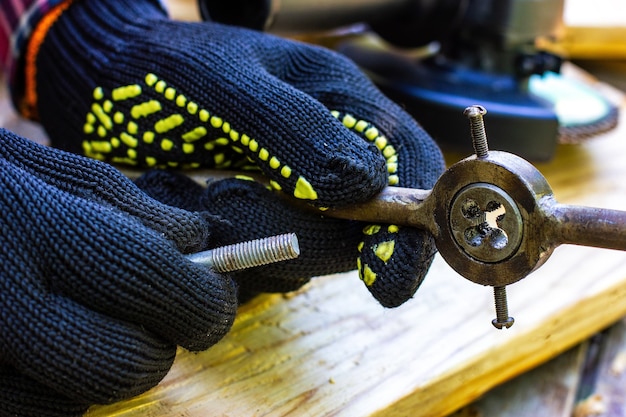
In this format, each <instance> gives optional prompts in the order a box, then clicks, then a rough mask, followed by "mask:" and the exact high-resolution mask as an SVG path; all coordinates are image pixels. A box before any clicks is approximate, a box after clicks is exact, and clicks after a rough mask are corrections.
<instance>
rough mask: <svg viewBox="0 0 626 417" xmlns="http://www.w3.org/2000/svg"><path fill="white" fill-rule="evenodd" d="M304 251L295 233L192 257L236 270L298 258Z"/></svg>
mask: <svg viewBox="0 0 626 417" xmlns="http://www.w3.org/2000/svg"><path fill="white" fill-rule="evenodd" d="M298 255H300V248H299V246H298V239H297V237H296V234H295V233H286V234H283V235H277V236H270V237H267V238H263V239H256V240H251V241H248V242H241V243H236V244H234V245H228V246H221V247H218V248H215V249H211V250H208V251H204V252H200V253H195V254H192V255H189V256H188V259H189V260H191V261H193V262H196V263H201V264H204V265H209V266H211V267H213V269H214V270H216V271H217V272H234V271H239V270H242V269H248V268H253V267H256V266H262V265H267V264H270V263H274V262H281V261H286V260H289V259H294V258H296V257H298Z"/></svg>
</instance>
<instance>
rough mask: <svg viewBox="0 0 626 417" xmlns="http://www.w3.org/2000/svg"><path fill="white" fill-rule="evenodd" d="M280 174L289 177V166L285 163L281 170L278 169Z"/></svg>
mask: <svg viewBox="0 0 626 417" xmlns="http://www.w3.org/2000/svg"><path fill="white" fill-rule="evenodd" d="M280 175H282V176H283V177H285V178H289V177H291V168H289V167H288V166H287V165H285V166H284V167H283V168H282V169H281V170H280Z"/></svg>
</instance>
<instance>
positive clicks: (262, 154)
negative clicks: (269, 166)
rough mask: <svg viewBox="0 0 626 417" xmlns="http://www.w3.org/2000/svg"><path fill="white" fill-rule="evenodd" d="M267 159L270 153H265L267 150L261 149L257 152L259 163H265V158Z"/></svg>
mask: <svg viewBox="0 0 626 417" xmlns="http://www.w3.org/2000/svg"><path fill="white" fill-rule="evenodd" d="M269 157H270V153H269V152H268V151H267V149H265V148H262V149H261V150H260V151H259V159H260V160H261V161H267V158H269Z"/></svg>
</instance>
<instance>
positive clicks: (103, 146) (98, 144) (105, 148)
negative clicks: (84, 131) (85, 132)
mask: <svg viewBox="0 0 626 417" xmlns="http://www.w3.org/2000/svg"><path fill="white" fill-rule="evenodd" d="M91 147H92V149H93V150H94V151H95V152H98V153H109V152H111V151H112V150H113V149H112V146H111V143H110V142H106V141H93V142H91Z"/></svg>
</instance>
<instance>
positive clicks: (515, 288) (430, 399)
mask: <svg viewBox="0 0 626 417" xmlns="http://www.w3.org/2000/svg"><path fill="white" fill-rule="evenodd" d="M570 70H572V69H571V68H570ZM573 71H576V70H575V69H574V70H573ZM599 88H605V86H602V85H599ZM611 93H612V94H613V97H615V98H616V99H617V100H622V98H621V95H619V94H617V93H616V92H615V91H612V90H611ZM2 95H3V100H2V101H1V102H0V126H5V127H8V128H10V129H12V130H14V131H16V132H17V133H20V134H23V135H25V136H27V137H31V138H33V139H36V140H45V136H44V135H43V133H42V132H41V131H40V130H39V129H38V128H37V126H35V125H32V124H29V123H25V122H24V121H22V120H20V119H18V118H16V117H15V115H14V114H11V112H10V110H9V106H8V103H7V100H6V91H5V90H2ZM486 123H487V124H488V116H487V117H486ZM487 126H488V125H487ZM451 158H456V156H452V157H451ZM450 162H454V160H450ZM537 167H538V168H539V169H540V171H542V172H543V174H544V175H545V176H546V178H547V179H548V182H549V183H550V184H551V185H552V187H553V189H554V193H555V196H556V198H557V199H558V200H559V201H560V202H563V203H571V204H572V203H574V204H584V205H593V206H598V207H608V208H617V209H623V208H626V204H625V203H626V181H624V178H625V175H626V127H625V125H624V123H621V124H620V125H619V126H618V128H617V129H616V130H615V131H613V132H610V133H607V134H604V135H602V136H600V137H597V138H595V139H593V140H590V141H588V142H586V143H585V144H582V145H576V146H559V148H558V149H557V155H556V157H555V158H554V160H553V161H551V162H549V163H543V164H538V165H537ZM508 289H509V291H508V293H509V308H510V312H511V315H513V316H514V317H515V318H516V323H515V325H514V326H513V327H512V328H511V329H508V330H503V331H498V330H495V329H494V328H493V326H492V325H491V320H492V319H493V317H494V308H493V300H492V292H491V291H490V289H489V288H485V287H481V286H478V285H476V284H473V283H470V282H469V281H467V280H466V279H464V278H462V277H461V276H459V275H457V274H456V273H455V272H454V271H453V270H452V269H451V268H449V267H448V266H447V265H446V264H445V262H444V261H443V260H442V259H441V258H440V257H437V259H436V260H435V262H434V265H433V267H432V269H431V270H430V272H429V274H428V277H427V279H426V281H425V283H424V284H423V286H422V287H421V289H420V290H419V291H418V292H417V294H416V296H415V298H414V299H412V300H410V301H409V302H407V303H406V304H405V305H403V306H401V307H399V308H396V309H384V308H383V307H381V306H380V305H378V304H377V303H376V302H375V301H374V300H373V299H372V298H371V297H370V295H369V293H368V291H367V290H366V288H365V287H364V286H363V285H362V283H361V281H360V280H359V278H358V276H357V274H356V273H346V274H341V275H334V276H328V277H321V278H317V279H315V280H313V282H312V283H311V284H309V285H307V286H306V287H305V288H303V289H302V290H301V291H298V292H297V293H293V294H288V295H264V296H260V297H257V298H256V299H254V300H252V301H251V302H249V303H248V304H246V305H244V306H242V307H241V309H240V312H239V314H238V317H237V319H236V321H235V324H234V327H233V329H232V331H231V332H230V334H229V335H227V337H226V338H225V339H223V340H222V341H221V342H219V343H218V344H217V345H216V346H214V347H213V348H211V349H209V350H208V351H206V352H203V353H199V354H191V353H189V352H186V351H183V350H180V351H179V354H178V356H177V359H176V361H175V363H174V366H173V367H172V369H171V371H170V373H169V374H168V375H167V376H166V378H165V379H164V380H163V381H162V383H161V384H160V385H159V386H157V387H156V388H154V389H153V390H151V391H149V392H148V393H146V394H144V395H141V396H139V397H136V398H133V399H130V400H128V401H125V402H121V403H118V404H113V405H110V406H98V407H93V408H92V409H91V410H90V412H89V413H88V416H89V417H96V416H98V417H99V416H112V415H114V416H128V417H130V416H187V417H190V416H198V417H200V416H202V417H204V416H286V415H297V416H315V417H317V416H327V415H334V416H349V417H358V416H370V415H375V416H409V415H410V416H444V415H447V414H449V413H453V412H455V411H456V410H459V409H462V410H461V411H459V412H458V413H457V415H483V414H484V415H485V416H488V415H498V416H525V415H528V416H531V415H533V416H534V415H539V414H533V413H534V411H532V412H529V414H524V413H523V412H522V411H520V410H519V409H518V412H517V413H516V412H515V410H512V411H510V412H505V411H506V410H503V409H502V408H501V407H502V405H501V404H500V405H496V406H494V405H493V404H491V405H489V404H490V403H489V395H487V396H486V397H484V399H483V400H481V401H482V402H479V403H475V404H474V405H473V406H471V407H470V408H467V407H466V408H463V407H464V406H466V405H468V404H470V403H472V402H473V401H475V400H477V399H478V398H480V397H481V396H483V395H484V394H485V393H487V392H488V391H490V390H492V389H493V388H494V387H496V386H497V385H499V384H501V383H503V382H505V381H507V380H509V379H511V378H513V377H515V376H517V375H520V374H523V373H526V372H527V371H529V370H531V369H533V368H535V367H537V366H539V365H541V364H542V363H544V362H546V361H548V360H550V359H552V358H554V357H557V356H559V354H561V353H563V352H565V351H567V350H569V352H568V354H567V355H561V356H559V359H558V360H560V361H561V362H564V361H565V362H567V363H570V362H571V363H574V362H575V363H581V361H582V359H581V358H582V357H583V356H585V352H588V351H589V349H586V350H585V351H584V352H583V351H581V350H580V349H581V348H574V350H570V349H572V348H573V347H576V346H579V347H580V346H583V345H581V344H580V343H581V342H584V341H586V340H588V339H589V338H590V337H591V336H592V335H594V334H596V333H597V332H599V331H601V330H602V329H605V328H607V327H608V326H610V325H612V324H614V323H616V322H619V321H620V320H621V319H622V317H624V316H626V253H623V252H618V251H612V250H603V249H593V248H585V247H577V246H561V247H560V248H558V249H557V250H556V251H555V253H554V254H553V256H552V258H551V259H550V260H549V261H548V262H547V263H546V264H545V265H544V266H543V267H542V268H540V269H539V270H538V271H536V272H535V273H533V274H532V275H531V276H530V277H528V278H527V279H525V280H522V281H521V282H518V283H516V284H514V285H511V286H510V287H509V288H508ZM619 334H621V335H623V334H624V332H622V333H619ZM596 337H597V336H596ZM591 340H593V339H591ZM620 340H621V339H620ZM592 345H593V344H592V343H591V342H589V341H587V342H584V346H592ZM552 364H554V362H552ZM550 366H556V365H550ZM624 367H625V368H626V365H625V366H624ZM540 369H547V368H540ZM550 369H552V368H550ZM622 370H623V369H622ZM536 372H538V371H537V370H536V371H533V375H536ZM544 373H545V372H544ZM548 374H549V375H553V378H556V376H555V375H556V374H555V373H554V372H552V371H548ZM527 375H530V374H527ZM568 378H569V379H568ZM563 381H565V382H563ZM576 381H577V380H576V378H575V377H574V376H572V375H570V374H564V376H562V379H561V382H563V383H564V384H565V385H566V386H568V387H570V389H569V391H567V390H566V391H567V392H565V391H564V393H565V394H566V395H570V396H571V391H572V389H571V387H572V386H575V385H576V384H577V382H576ZM522 385H523V384H522ZM526 385H528V383H526ZM531 385H533V386H531V387H530V388H532V389H534V390H535V391H532V390H531V391H528V387H527V390H526V391H524V392H527V393H528V392H530V393H531V394H528V395H531V397H532V398H538V397H537V396H538V395H539V394H538V393H539V392H540V391H539V389H540V387H541V385H536V384H534V383H533V384H531ZM510 386H511V385H505V386H504V387H510ZM552 387H553V388H558V384H555V385H552ZM503 389H506V390H508V391H506V392H508V393H509V394H508V395H512V394H511V392H513V391H511V388H502V387H501V388H498V390H503ZM544 391H545V390H544ZM532 392H536V395H534V396H533V394H532ZM564 393H561V394H563V395H565V394H564ZM502 395H503V394H502V391H499V392H498V394H497V397H500V396H502ZM550 395H552V396H551V397H550V398H555V397H554V395H553V393H551V394H550ZM505 403H506V402H505ZM508 403H509V404H513V403H514V402H512V401H508ZM570 403H571V402H570ZM472 407H473V408H472ZM481 407H482V408H481ZM489 407H491V409H493V408H494V407H496V409H497V410H498V411H495V414H494V413H489V412H488V410H490V408H489ZM476 410H478V411H476ZM569 411H570V412H571V408H570V410H569ZM468 413H469V414H468ZM472 413H474V414H472ZM476 413H478V414H476ZM545 415H548V414H545ZM549 415H557V414H549ZM562 415H564V416H565V415H570V414H569V413H567V411H564V412H563V414H562Z"/></svg>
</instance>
